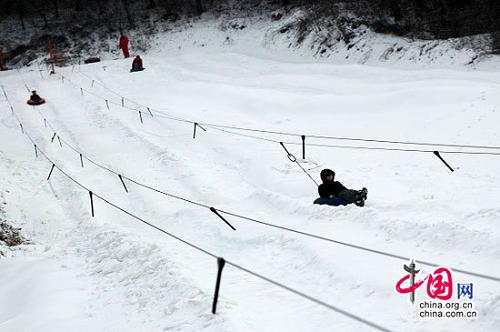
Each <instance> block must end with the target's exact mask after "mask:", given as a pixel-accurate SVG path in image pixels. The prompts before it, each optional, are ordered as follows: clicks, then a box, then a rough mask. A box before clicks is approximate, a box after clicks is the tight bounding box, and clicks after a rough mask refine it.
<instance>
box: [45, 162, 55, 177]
mask: <svg viewBox="0 0 500 332" xmlns="http://www.w3.org/2000/svg"><path fill="white" fill-rule="evenodd" d="M54 167H56V165H54V164H52V167H51V168H50V172H49V176H47V181H49V180H50V176H51V175H52V171H53V170H54Z"/></svg>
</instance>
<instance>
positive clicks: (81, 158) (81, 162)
mask: <svg viewBox="0 0 500 332" xmlns="http://www.w3.org/2000/svg"><path fill="white" fill-rule="evenodd" d="M80 164H81V165H82V168H83V156H82V154H81V153H80Z"/></svg>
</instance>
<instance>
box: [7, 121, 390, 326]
mask: <svg viewBox="0 0 500 332" xmlns="http://www.w3.org/2000/svg"><path fill="white" fill-rule="evenodd" d="M16 118H17V116H16ZM26 136H27V137H28V138H29V140H30V141H31V142H32V143H33V144H35V142H34V140H33V139H32V138H31V136H30V135H29V134H26ZM40 152H41V154H42V155H43V156H44V157H45V159H47V161H49V162H51V163H52V169H53V168H54V167H55V168H57V169H58V170H59V171H60V172H61V173H62V174H63V175H64V176H66V177H67V178H68V179H70V180H71V181H72V182H74V183H75V184H77V185H78V186H79V187H81V188H83V189H85V190H86V191H87V192H88V193H89V196H90V200H91V206H92V217H94V208H93V199H92V198H93V197H97V198H99V199H100V200H101V201H103V202H105V203H106V204H108V205H109V206H111V207H114V208H115V209H117V210H119V211H121V212H123V213H124V214H126V215H128V216H130V217H131V218H133V219H135V220H138V221H140V222H142V223H143V224H145V225H147V226H149V227H151V228H153V229H156V230H157V231H159V232H161V233H163V234H165V235H167V236H169V237H171V238H173V239H175V240H177V241H179V242H182V243H184V244H185V245H187V246H189V247H191V248H193V249H196V250H197V251H199V252H202V253H204V254H206V255H208V256H210V257H212V258H216V259H219V258H220V257H219V256H217V255H215V254H213V253H212V252H210V251H208V250H206V249H203V248H202V247H200V246H197V245H195V244H193V243H192V242H189V241H187V240H184V239H183V238H181V237H179V236H177V235H175V234H173V233H170V232H168V231H166V230H164V229H163V228H160V227H158V226H156V225H154V224H152V223H151V222H148V221H146V220H145V219H143V218H141V217H139V216H137V215H135V214H133V213H131V212H129V211H127V210H126V209H124V208H122V207H120V206H119V205H117V204H115V203H113V202H111V201H109V200H108V199H106V198H104V197H103V196H101V195H99V194H96V193H95V192H93V191H91V190H89V189H88V188H87V187H86V186H85V185H83V184H82V183H80V182H79V181H77V180H76V179H75V178H73V177H72V176H71V175H69V174H68V173H67V172H65V171H64V170H63V169H62V168H61V167H59V166H58V165H56V164H55V163H54V162H53V161H52V160H51V159H50V158H49V157H48V156H47V154H46V153H45V152H44V151H43V150H40ZM226 262H227V263H228V264H229V265H231V266H233V267H234V268H236V269H238V270H241V271H243V272H246V273H248V274H250V275H252V276H254V277H256V278H259V279H261V280H264V281H266V282H268V283H270V284H273V285H275V286H278V287H280V288H282V289H285V290H287V291H288V292H291V293H293V294H296V295H298V296H300V297H302V298H305V299H307V300H309V301H311V302H313V303H316V304H318V305H321V306H323V307H325V308H327V309H330V310H332V311H335V312H337V313H340V314H342V315H344V316H346V317H349V318H351V319H353V320H356V321H358V322H360V323H363V324H365V325H368V326H370V327H372V328H374V329H377V330H379V331H389V332H390V331H391V330H389V329H386V328H384V327H382V326H380V325H378V324H375V323H373V322H371V321H369V320H367V319H364V318H362V317H360V316H357V315H354V314H352V313H350V312H348V311H345V310H343V309H340V308H337V307H335V306H333V305H331V304H329V303H326V302H324V301H321V300H319V299H317V298H315V297H313V296H310V295H307V294H306V293H303V292H301V291H298V290H296V289H294V288H292V287H289V286H286V285H284V284H282V283H280V282H278V281H275V280H273V279H270V278H268V277H265V276H263V275H261V274H259V273H257V272H254V271H252V270H250V269H247V268H245V267H243V266H241V265H239V264H236V263H232V262H229V261H226Z"/></svg>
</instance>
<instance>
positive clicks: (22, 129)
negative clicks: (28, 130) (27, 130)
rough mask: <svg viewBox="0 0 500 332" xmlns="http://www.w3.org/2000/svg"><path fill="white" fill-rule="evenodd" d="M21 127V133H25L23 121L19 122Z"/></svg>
mask: <svg viewBox="0 0 500 332" xmlns="http://www.w3.org/2000/svg"><path fill="white" fill-rule="evenodd" d="M19 127H21V133H23V134H24V128H23V124H22V123H21V122H19Z"/></svg>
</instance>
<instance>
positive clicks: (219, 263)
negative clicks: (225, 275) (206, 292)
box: [212, 257, 226, 315]
mask: <svg viewBox="0 0 500 332" xmlns="http://www.w3.org/2000/svg"><path fill="white" fill-rule="evenodd" d="M225 264H226V261H225V260H224V258H222V257H217V281H216V282H215V292H214V301H213V303H212V314H214V315H215V312H216V311H217V300H218V299H219V289H220V280H221V278H222V269H223V268H224V265H225Z"/></svg>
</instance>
